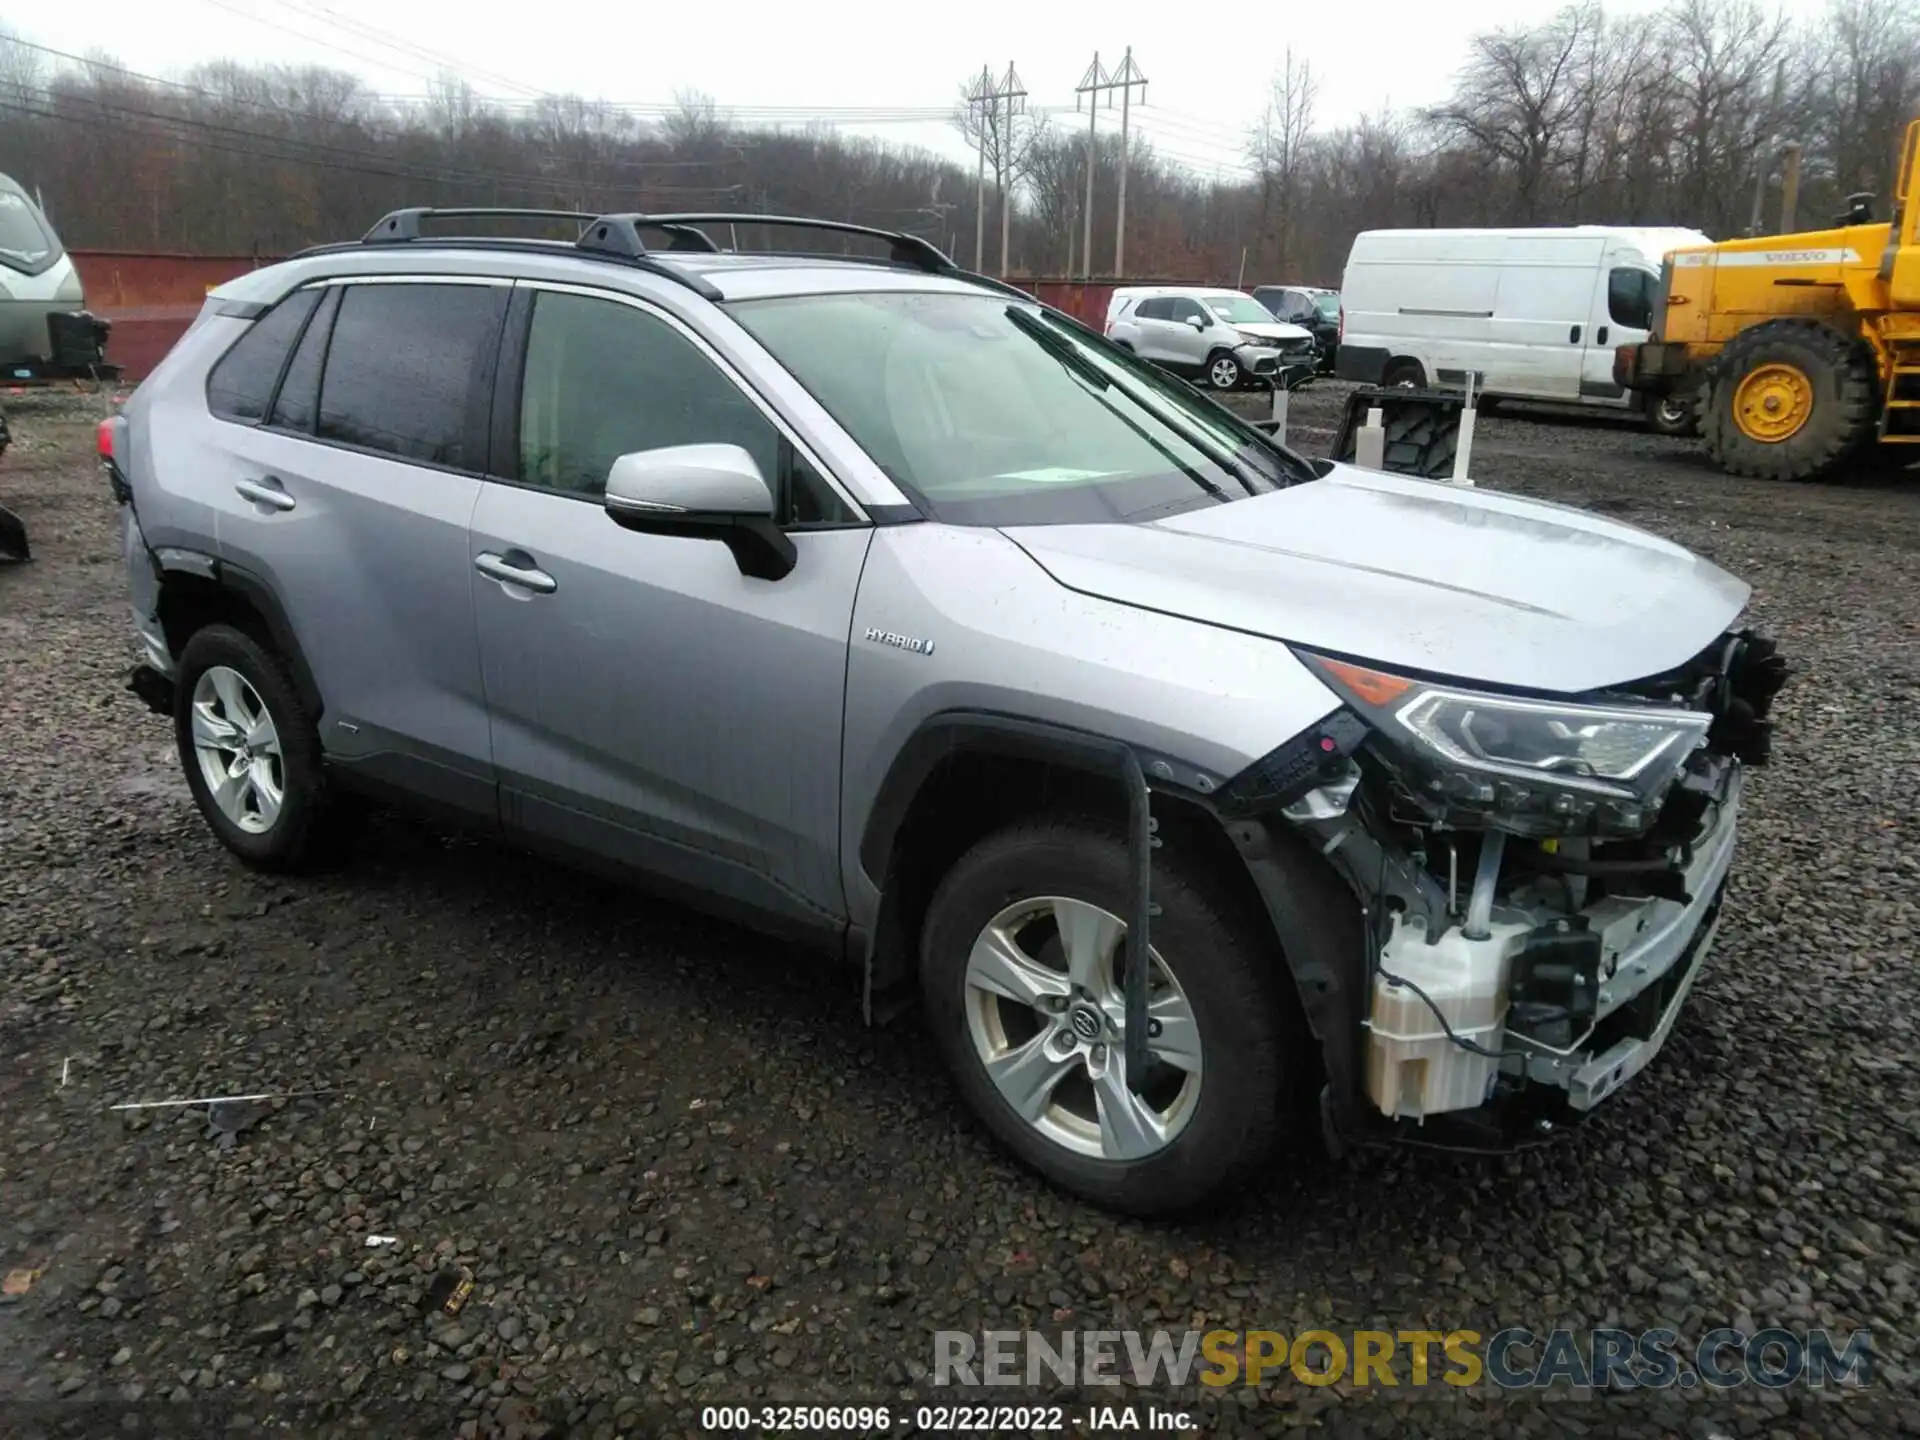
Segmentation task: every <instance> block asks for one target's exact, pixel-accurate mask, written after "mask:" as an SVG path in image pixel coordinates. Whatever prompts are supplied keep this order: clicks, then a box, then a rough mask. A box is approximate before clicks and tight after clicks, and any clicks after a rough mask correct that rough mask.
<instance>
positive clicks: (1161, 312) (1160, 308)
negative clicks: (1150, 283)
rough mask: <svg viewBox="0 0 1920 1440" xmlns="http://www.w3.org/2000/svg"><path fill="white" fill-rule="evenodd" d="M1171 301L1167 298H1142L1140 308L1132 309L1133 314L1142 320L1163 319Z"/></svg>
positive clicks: (1167, 312) (1166, 315)
mask: <svg viewBox="0 0 1920 1440" xmlns="http://www.w3.org/2000/svg"><path fill="white" fill-rule="evenodd" d="M1171 303H1172V302H1171V301H1167V300H1142V301H1141V302H1140V308H1139V309H1138V310H1136V311H1134V314H1135V315H1136V316H1138V317H1139V318H1140V319H1142V320H1165V319H1166V318H1167V317H1168V314H1169V311H1168V306H1169V305H1170V304H1171Z"/></svg>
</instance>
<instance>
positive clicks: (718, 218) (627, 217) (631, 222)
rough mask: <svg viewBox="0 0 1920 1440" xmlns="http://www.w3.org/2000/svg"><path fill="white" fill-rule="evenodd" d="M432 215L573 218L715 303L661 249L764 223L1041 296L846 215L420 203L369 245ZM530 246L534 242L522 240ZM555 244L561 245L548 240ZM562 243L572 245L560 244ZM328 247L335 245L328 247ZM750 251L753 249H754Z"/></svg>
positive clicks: (473, 240)
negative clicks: (652, 238)
mask: <svg viewBox="0 0 1920 1440" xmlns="http://www.w3.org/2000/svg"><path fill="white" fill-rule="evenodd" d="M426 220H539V221H549V222H550V221H555V220H566V221H571V222H573V223H575V224H577V225H578V226H579V227H580V232H579V236H578V238H577V239H575V240H574V241H573V242H571V243H572V245H573V248H575V249H576V250H580V251H583V252H585V253H587V254H590V255H602V256H605V257H607V258H609V259H614V260H619V261H622V262H624V263H626V264H628V265H631V266H633V267H634V268H635V269H639V270H645V271H647V272H648V273H650V274H654V275H659V276H660V277H662V278H663V279H667V280H672V281H674V282H676V283H677V284H681V285H685V286H686V287H687V288H689V289H691V290H693V291H695V292H696V293H698V294H699V295H701V296H703V297H705V298H706V299H708V300H718V299H720V298H721V292H720V290H719V288H718V287H717V286H715V285H714V284H713V283H712V282H711V281H709V280H707V279H706V278H704V277H703V276H700V275H697V274H691V273H688V272H687V271H684V270H681V269H679V268H678V267H677V266H674V265H672V264H669V263H668V262H666V261H665V260H662V259H659V258H656V257H657V256H659V255H662V254H671V253H675V252H679V253H685V252H688V251H696V252H700V253H704V254H710V255H711V254H717V253H720V245H719V244H718V243H717V242H716V241H715V240H714V239H713V238H712V237H711V236H709V235H708V234H706V233H705V232H704V231H702V230H701V229H700V228H699V227H700V226H702V225H728V226H739V225H760V226H766V227H771V228H779V229H788V230H813V231H818V232H824V233H826V234H831V235H858V236H860V237H862V238H863V239H868V240H882V241H885V242H886V245H887V262H888V263H890V264H893V265H899V266H902V267H904V268H907V269H910V270H918V271H921V272H923V273H926V274H931V275H945V276H950V277H952V278H953V279H956V280H966V281H969V282H971V283H973V284H976V285H981V286H985V287H986V288H988V289H991V290H997V291H1000V292H1001V293H1002V294H1006V295H1012V296H1017V297H1018V298H1020V299H1022V300H1027V301H1033V300H1034V296H1033V295H1031V294H1029V293H1028V292H1027V291H1025V290H1022V289H1020V288H1019V287H1018V286H1016V285H1010V284H1008V283H1007V282H1006V281H1004V280H995V279H993V278H992V277H991V276H987V275H977V274H975V273H974V272H973V271H971V270H967V269H965V268H964V267H962V266H960V265H957V264H955V263H954V262H953V261H952V260H951V259H949V258H948V257H947V255H946V254H945V253H944V252H943V251H942V250H941V249H940V248H939V247H938V246H936V245H934V244H933V243H932V242H931V241H928V240H923V239H921V238H920V237H919V236H918V235H913V234H909V233H907V232H905V231H901V230H882V229H879V228H877V227H875V226H871V225H856V224H854V223H852V222H851V221H846V220H815V219H809V218H807V217H805V216H800V215H746V214H731V213H727V212H724V211H699V212H684V213H681V212H676V213H674V214H670V215H648V214H642V213H638V212H619V213H613V214H599V215H596V214H589V213H587V212H584V211H580V210H534V209H519V208H514V207H509V206H497V205H496V206H455V207H451V208H446V209H439V208H435V207H433V206H427V205H416V206H410V207H408V208H406V209H403V210H394V211H390V212H389V213H388V214H386V215H383V216H382V217H381V218H380V220H379V222H378V223H377V224H375V225H374V227H373V228H372V229H371V230H369V231H367V233H366V234H365V235H364V236H362V237H361V240H360V243H361V244H362V245H391V244H405V243H408V242H411V241H416V240H425V239H429V238H431V237H428V236H426V235H425V234H424V233H423V231H422V229H421V225H422V222H423V221H426ZM644 231H656V232H659V233H661V234H663V235H665V236H666V237H667V244H666V245H665V246H664V247H658V248H654V247H649V246H648V245H647V243H646V241H645V240H644V239H642V238H641V236H642V232H644ZM436 243H439V244H443V245H458V246H487V247H494V246H504V247H512V246H514V245H515V243H516V242H515V241H514V240H513V239H512V238H510V237H505V236H500V237H491V236H471V235H449V236H445V237H440V238H437V239H436ZM519 243H520V245H522V246H524V245H527V244H530V243H532V242H530V241H522V242H519ZM543 243H544V244H549V245H550V244H553V243H555V242H551V241H548V242H543ZM558 243H561V244H566V243H568V242H565V241H561V242H558ZM319 248H321V249H332V248H335V247H331V246H323V247H319ZM748 253H751V252H748ZM768 253H770V254H775V255H778V254H793V253H794V252H782V251H772V252H768ZM817 258H820V259H854V260H858V259H860V258H861V257H859V256H831V255H821V256H818V257H817Z"/></svg>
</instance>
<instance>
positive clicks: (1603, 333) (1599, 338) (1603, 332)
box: [1593, 325, 1607, 345]
mask: <svg viewBox="0 0 1920 1440" xmlns="http://www.w3.org/2000/svg"><path fill="white" fill-rule="evenodd" d="M1593 338H1594V340H1595V341H1596V342H1597V343H1599V344H1601V345H1604V344H1606V343H1607V327H1606V326H1604V325H1602V326H1601V327H1600V333H1599V334H1597V335H1595V336H1594V337H1593Z"/></svg>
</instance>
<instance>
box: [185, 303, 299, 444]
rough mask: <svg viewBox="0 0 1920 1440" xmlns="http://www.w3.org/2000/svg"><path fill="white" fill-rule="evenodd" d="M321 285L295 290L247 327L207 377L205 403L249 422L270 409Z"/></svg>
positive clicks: (217, 411)
mask: <svg viewBox="0 0 1920 1440" xmlns="http://www.w3.org/2000/svg"><path fill="white" fill-rule="evenodd" d="M319 299H320V292H319V291H318V290H296V291H295V292H294V293H293V294H291V295H289V296H287V298H286V299H284V300H282V301H281V302H280V303H279V304H278V305H276V306H274V307H273V308H272V309H271V310H269V311H267V313H266V314H264V315H262V316H261V317H260V318H259V319H258V320H255V321H254V322H253V324H252V325H251V326H250V327H249V328H248V330H247V333H246V334H244V335H242V336H241V337H240V338H239V339H238V340H236V341H235V342H234V344H233V348H232V349H231V350H229V351H227V353H226V354H225V355H223V356H221V357H220V363H219V364H217V365H215V366H214V367H213V373H212V374H211V375H209V376H208V377H207V404H208V405H209V406H210V407H211V408H212V410H213V413H214V414H216V415H218V416H220V417H221V418H222V419H224V420H240V421H244V422H246V423H248V424H251V423H253V422H255V421H257V420H259V419H260V418H261V417H262V416H264V415H265V414H266V413H267V402H268V401H269V400H271V399H272V398H273V387H274V382H275V381H277V380H278V379H279V378H280V370H281V367H283V366H284V365H285V364H286V363H287V353H288V352H289V351H290V350H292V349H293V346H294V342H295V341H297V340H298V339H299V338H300V327H301V326H303V325H305V324H306V323H307V317H308V316H309V315H311V314H312V313H313V307H314V305H315V304H316V303H317V302H318V301H319Z"/></svg>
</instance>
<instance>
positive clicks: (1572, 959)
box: [1222, 630, 1786, 1149]
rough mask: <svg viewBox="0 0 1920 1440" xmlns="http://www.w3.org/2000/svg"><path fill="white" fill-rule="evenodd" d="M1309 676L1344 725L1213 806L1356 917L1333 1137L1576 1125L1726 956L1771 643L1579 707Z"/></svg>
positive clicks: (1477, 1135) (1510, 1135) (1774, 680)
mask: <svg viewBox="0 0 1920 1440" xmlns="http://www.w3.org/2000/svg"><path fill="white" fill-rule="evenodd" d="M1302 659H1303V660H1305V661H1306V662H1307V663H1308V664H1309V665H1310V666H1311V667H1312V668H1313V669H1314V671H1315V672H1316V673H1317V674H1319V675H1320V676H1321V678H1322V679H1323V680H1324V681H1325V682H1326V683H1327V684H1328V685H1329V686H1331V687H1332V688H1333V689H1334V690H1335V691H1336V693H1338V694H1339V695H1341V697H1342V698H1343V699H1344V700H1345V702H1346V706H1345V708H1343V709H1342V710H1340V711H1337V712H1336V713H1335V714H1334V715H1333V716H1331V717H1329V718H1328V719H1327V720H1326V721H1325V722H1323V723H1322V724H1321V725H1320V726H1319V727H1317V729H1316V730H1315V731H1314V732H1313V733H1312V734H1310V735H1308V736H1304V737H1301V739H1300V740H1298V741H1296V742H1295V743H1294V745H1293V746H1291V747H1289V748H1288V749H1287V750H1286V751H1283V752H1279V753H1277V754H1276V755H1275V756H1271V757H1268V760H1267V761H1265V762H1263V763H1262V765H1261V766H1256V767H1255V768H1254V770H1253V771H1250V772H1248V774H1246V775H1243V776H1241V777H1239V778H1238V779H1237V780H1236V781H1234V782H1233V783H1232V784H1231V785H1230V786H1229V787H1227V788H1228V792H1229V793H1228V794H1226V795H1223V797H1222V798H1223V799H1224V800H1226V801H1227V802H1228V804H1229V806H1230V808H1234V809H1237V810H1239V811H1240V813H1242V814H1248V813H1250V812H1252V811H1259V812H1263V813H1265V814H1267V815H1269V816H1272V815H1275V814H1277V815H1278V816H1279V817H1281V818H1283V819H1284V820H1285V821H1286V822H1288V823H1289V824H1290V825H1291V826H1292V827H1293V828H1294V829H1295V830H1296V831H1298V832H1300V833H1302V834H1304V835H1305V836H1307V837H1308V838H1309V839H1310V840H1311V841H1312V842H1313V844H1314V847H1315V848H1316V849H1317V850H1319V851H1320V852H1321V854H1322V855H1323V856H1325V858H1326V859H1327V860H1328V861H1329V862H1330V863H1332V864H1333V866H1334V867H1335V868H1336V869H1337V870H1338V871H1339V872H1340V873H1341V874H1342V875H1343V877H1344V878H1345V879H1346V881H1347V883H1348V884H1349V885H1350V886H1351V887H1352V888H1353V890H1354V891H1355V893H1356V894H1357V895H1358V896H1359V897H1360V899H1361V903H1362V906H1363V910H1364V920H1363V929H1364V931H1365V935H1364V944H1363V951H1364V953H1363V954H1362V955H1360V956H1358V957H1356V958H1355V961H1354V963H1353V965H1352V967H1351V968H1350V969H1346V968H1345V967H1343V973H1342V974H1341V975H1339V976H1338V977H1330V979H1331V980H1333V981H1334V982H1335V983H1331V984H1329V985H1327V986H1326V987H1324V988H1325V989H1326V991H1327V992H1328V994H1338V995H1340V996H1343V997H1344V1009H1345V1012H1346V1013H1345V1015H1344V1022H1345V1024H1346V1025H1348V1026H1350V1027H1352V1030H1355V1031H1357V1032H1358V1036H1357V1038H1353V1039H1349V1040H1348V1042H1347V1044H1346V1045H1344V1046H1343V1045H1341V1044H1339V1043H1338V1042H1337V1041H1336V1043H1334V1044H1332V1045H1329V1044H1328V1041H1329V1038H1330V1031H1332V1030H1334V1029H1335V1028H1337V1027H1338V1026H1339V1025H1340V1024H1341V1022H1342V1018H1343V1017H1342V1016H1341V1015H1340V1014H1338V1013H1336V1007H1335V1006H1334V1005H1333V1004H1332V1003H1331V1001H1327V1000H1326V999H1325V997H1324V996H1323V997H1322V1000H1323V1002H1324V1003H1322V1004H1321V1006H1320V1009H1319V1013H1318V1014H1310V1018H1312V1019H1313V1020H1314V1028H1315V1030H1316V1033H1318V1034H1319V1036H1320V1038H1321V1041H1322V1045H1323V1048H1325V1049H1326V1051H1327V1053H1328V1055H1329V1058H1330V1059H1332V1058H1334V1057H1337V1056H1340V1055H1342V1054H1344V1055H1346V1057H1347V1063H1345V1064H1341V1065H1336V1064H1331V1063H1330V1064H1329V1067H1328V1070H1329V1087H1328V1091H1327V1096H1326V1102H1327V1103H1326V1115H1327V1121H1328V1129H1329V1139H1330V1141H1333V1142H1335V1143H1336V1144H1338V1143H1341V1142H1346V1141H1360V1140H1366V1139H1368V1138H1397V1139H1402V1140H1412V1141H1416V1142H1423V1143H1428V1144H1435V1145H1444V1146H1447V1147H1449V1148H1465V1149H1505V1148H1511V1147H1513V1146H1515V1145H1518V1144H1523V1143H1527V1142H1528V1141H1530V1140H1537V1139H1540V1138H1543V1137H1545V1136H1546V1135H1548V1134H1549V1133H1551V1132H1552V1131H1553V1130H1554V1129H1556V1128H1557V1127H1558V1126H1560V1125H1561V1124H1563V1123H1565V1122H1566V1121H1569V1120H1574V1119H1578V1118H1580V1117H1581V1116H1583V1115H1584V1114H1585V1113H1586V1112H1588V1111H1589V1110H1591V1109H1592V1108H1593V1107H1594V1106H1595V1105H1597V1104H1599V1103H1600V1102H1601V1101H1603V1100H1605V1099H1606V1098H1607V1097H1608V1096H1609V1095H1611V1094H1613V1093H1614V1091H1616V1090H1617V1089H1618V1088H1619V1087H1620V1086H1622V1085H1624V1084H1626V1083H1627V1082H1628V1081H1629V1080H1631V1079H1632V1078H1633V1077H1634V1076H1635V1075H1636V1074H1638V1073H1639V1072H1640V1071H1641V1070H1642V1069H1643V1068H1645V1066H1646V1065H1647V1064H1648V1063H1649V1062H1650V1061H1651V1060H1652V1058H1653V1057H1654V1055H1655V1054H1656V1053H1657V1052H1658V1051H1659V1049H1660V1047H1661V1045H1662V1044H1663V1043H1664V1042H1665V1040H1666V1038H1667V1035H1668V1034H1669V1032H1670V1031H1671V1029H1672V1027H1673V1024H1674V1022H1675V1020H1676V1019H1677V1017H1678V1015H1679V1012H1680V1009H1681V1007H1682V1005H1683V1004H1684V1002H1685V999H1686V996H1687V993H1688V991H1689V989H1690V988H1691V986H1692V984H1693V982H1694V979H1695V977H1696V976H1697V974H1698V973H1699V970H1700V966H1701V963H1702V961H1703V960H1704V958H1705V956H1706V954H1707V951H1708V950H1709V949H1710V947H1711V945H1712V943H1713V938H1714V934H1715V931H1716V929H1717V926H1718V924H1719V920H1720V912H1721V901H1722V896H1723V894H1724V892H1725V888H1726V883H1727V875H1728V872H1729V869H1730V867H1731V865H1732V860H1733V854H1734V848H1735V832H1736V829H1737V826H1738V816H1739V809H1740V801H1741V792H1742V785H1743V777H1744V773H1745V770H1746V769H1747V768H1748V767H1752V766H1758V765H1763V764H1765V763H1766V761H1767V758H1768V752H1769V742H1770V738H1771V730H1770V724H1769V721H1768V718H1767V716H1768V712H1769V710H1770V708H1771V705H1772V703H1773V700H1774V697H1775V695H1776V694H1777V693H1778V691H1779V690H1780V688H1781V685H1782V684H1783V683H1784V681H1785V678H1786V664H1785V661H1784V659H1783V658H1782V657H1781V656H1780V654H1779V652H1778V649H1777V647H1776V645H1775V644H1774V642H1773V641H1772V640H1770V639H1767V638H1765V637H1763V636H1760V635H1757V634H1755V633H1754V632H1752V631H1747V630H1743V631H1739V632H1736V633H1729V634H1727V635H1724V636H1721V637H1720V638H1719V639H1717V640H1716V641H1715V642H1714V644H1713V645H1712V646H1710V647H1708V649H1707V650H1705V651H1703V652H1702V653H1701V654H1700V655H1698V656H1696V657H1695V658H1694V659H1693V660H1692V661H1690V662H1689V663H1688V664H1686V665H1685V666H1682V667H1681V668H1679V669H1678V670H1676V671H1673V672H1670V673H1668V674H1664V675H1660V676H1657V677H1653V678H1650V679H1647V680H1643V681H1639V682H1635V683H1633V684H1630V685H1625V686H1620V687H1614V688H1611V689H1609V690H1607V691H1605V692H1602V693H1596V694H1590V695H1586V696H1582V697H1579V698H1578V699H1577V700H1561V699H1543V698H1540V697H1537V696H1523V695H1513V694H1500V693H1493V692H1490V691H1483V690H1474V689H1469V688H1466V687H1461V686H1455V685H1450V684H1446V683H1440V682H1432V681H1426V680H1421V679H1416V678H1412V677H1408V676H1404V675H1399V674H1392V673H1387V672H1383V671H1380V670H1376V669H1373V668H1370V667H1366V666H1361V665H1356V664H1352V663H1349V662H1345V661H1341V660H1337V659H1333V658H1330V657H1326V656H1321V655H1314V654H1304V653H1303V654H1302ZM1283 938H1284V937H1283ZM1309 1010H1310V1012H1312V1011H1313V1010H1314V1003H1313V997H1311V996H1310V997H1309ZM1342 1070H1344V1071H1346V1072H1347V1073H1345V1074H1342V1073H1340V1072H1341V1071H1342Z"/></svg>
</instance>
